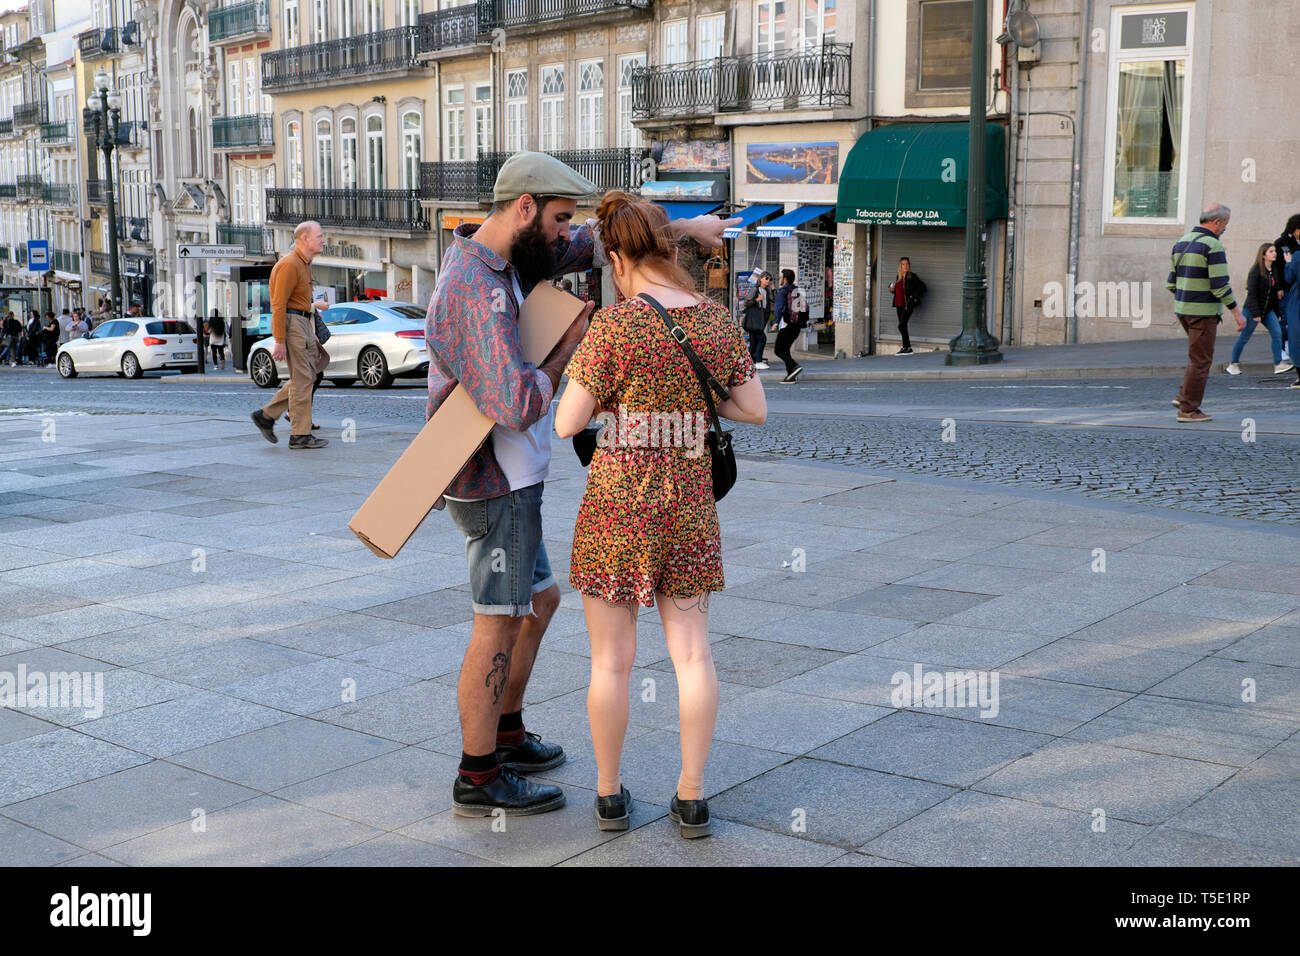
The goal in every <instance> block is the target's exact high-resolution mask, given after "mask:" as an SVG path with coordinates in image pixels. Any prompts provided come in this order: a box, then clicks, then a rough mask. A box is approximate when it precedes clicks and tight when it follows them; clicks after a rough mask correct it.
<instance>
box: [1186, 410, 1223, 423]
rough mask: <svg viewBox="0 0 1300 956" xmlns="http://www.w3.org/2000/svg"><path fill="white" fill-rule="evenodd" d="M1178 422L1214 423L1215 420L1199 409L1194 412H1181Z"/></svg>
mask: <svg viewBox="0 0 1300 956" xmlns="http://www.w3.org/2000/svg"><path fill="white" fill-rule="evenodd" d="M1178 420H1179V421H1180V422H1208V421H1213V420H1214V418H1213V416H1211V415H1207V414H1205V412H1202V411H1200V410H1199V409H1198V410H1197V411H1194V412H1179V413H1178Z"/></svg>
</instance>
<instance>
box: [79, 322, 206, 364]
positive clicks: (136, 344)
mask: <svg viewBox="0 0 1300 956" xmlns="http://www.w3.org/2000/svg"><path fill="white" fill-rule="evenodd" d="M198 351H199V340H198V336H197V335H196V334H195V331H194V326H192V325H191V324H190V323H189V322H186V321H185V320H183V319H168V318H163V317H155V316H133V317H131V318H126V319H111V320H109V321H108V322H103V323H101V324H100V325H99V326H98V327H97V328H95V329H94V331H92V332H91V333H90V334H89V335H87V336H86V337H85V338H80V339H70V340H69V341H67V342H64V343H63V344H62V345H60V346H59V351H58V353H57V354H56V356H55V359H54V363H55V365H57V366H58V369H59V374H60V375H62V376H63V377H64V378H76V377H77V375H79V374H80V373H82V372H115V373H116V374H118V375H125V376H126V377H127V378H139V377H140V376H141V375H143V374H144V373H145V372H153V371H157V370H159V369H165V368H178V369H181V370H182V371H189V372H197V371H198V366H199V362H198Z"/></svg>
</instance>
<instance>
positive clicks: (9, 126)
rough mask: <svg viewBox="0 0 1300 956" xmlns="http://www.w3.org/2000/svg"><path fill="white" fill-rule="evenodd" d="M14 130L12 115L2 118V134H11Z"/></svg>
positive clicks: (0, 127) (0, 122) (0, 123)
mask: <svg viewBox="0 0 1300 956" xmlns="http://www.w3.org/2000/svg"><path fill="white" fill-rule="evenodd" d="M13 131H14V118H13V117H12V116H9V117H6V118H5V119H0V136H9V135H11V134H12V133H13Z"/></svg>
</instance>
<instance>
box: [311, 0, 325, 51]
mask: <svg viewBox="0 0 1300 956" xmlns="http://www.w3.org/2000/svg"><path fill="white" fill-rule="evenodd" d="M311 19H312V31H313V32H312V39H313V40H314V41H315V42H316V43H323V42H324V41H326V40H328V39H329V35H330V0H316V2H315V5H314V7H313V8H312V18H311Z"/></svg>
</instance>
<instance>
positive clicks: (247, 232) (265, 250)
mask: <svg viewBox="0 0 1300 956" xmlns="http://www.w3.org/2000/svg"><path fill="white" fill-rule="evenodd" d="M217 243H218V245H223V246H243V247H244V253H245V255H249V256H262V255H269V254H270V253H272V252H274V251H275V242H274V240H273V239H272V238H271V230H270V229H267V228H266V227H265V226H240V225H236V224H235V223H231V222H219V223H217Z"/></svg>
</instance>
